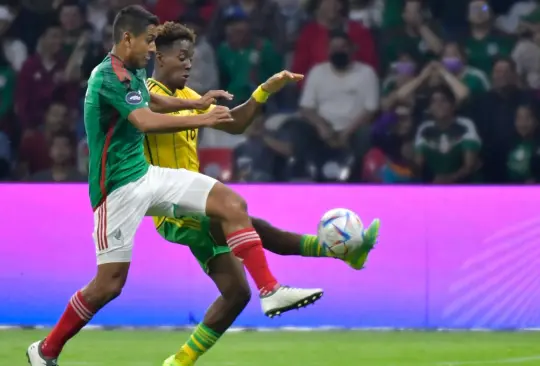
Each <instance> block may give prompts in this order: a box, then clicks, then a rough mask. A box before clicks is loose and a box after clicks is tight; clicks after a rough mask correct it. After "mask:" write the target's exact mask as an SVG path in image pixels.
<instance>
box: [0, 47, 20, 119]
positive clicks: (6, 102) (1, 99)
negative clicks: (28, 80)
mask: <svg viewBox="0 0 540 366" xmlns="http://www.w3.org/2000/svg"><path fill="white" fill-rule="evenodd" d="M15 77H16V74H15V71H13V69H12V68H11V65H10V64H9V62H8V61H7V60H6V57H5V55H4V54H3V53H2V52H0V121H2V119H3V118H4V117H5V116H6V115H7V114H8V113H9V112H10V111H12V109H13V99H14V96H15V84H16V83H15Z"/></svg>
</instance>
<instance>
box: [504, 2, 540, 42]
mask: <svg viewBox="0 0 540 366" xmlns="http://www.w3.org/2000/svg"><path fill="white" fill-rule="evenodd" d="M537 7H538V0H524V1H518V2H516V3H515V4H514V5H512V7H511V8H510V10H509V11H508V13H507V14H505V15H502V16H499V17H498V18H497V20H496V22H495V24H496V26H497V28H499V29H500V30H502V31H503V32H506V33H509V34H517V33H519V23H520V21H521V19H522V18H523V17H524V16H527V15H529V14H531V13H532V12H533V11H534V10H535V9H536V8H537Z"/></svg>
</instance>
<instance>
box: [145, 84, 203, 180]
mask: <svg viewBox="0 0 540 366" xmlns="http://www.w3.org/2000/svg"><path fill="white" fill-rule="evenodd" d="M147 83H148V89H149V90H150V92H151V93H155V94H160V95H168V96H173V97H176V98H182V99H199V98H200V97H201V96H200V95H199V94H198V93H197V92H196V91H194V90H192V89H190V88H188V87H185V88H184V89H182V90H176V92H175V93H172V92H171V91H170V90H169V89H168V88H167V87H166V86H165V85H163V84H162V83H160V82H159V81H157V80H154V79H151V78H150V79H148V80H147ZM211 108H212V107H210V108H209V109H211ZM207 111H208V110H206V111H197V110H182V111H178V112H173V113H170V114H171V115H176V116H193V115H196V114H202V113H206V112H207ZM198 137H199V131H198V129H197V128H194V129H190V130H186V131H181V132H176V133H149V134H146V137H145V139H144V154H145V155H146V160H148V162H149V163H150V164H152V165H156V166H161V167H164V168H173V169H180V168H184V169H187V170H192V171H194V172H198V171H199V157H198V155H197V138H198Z"/></svg>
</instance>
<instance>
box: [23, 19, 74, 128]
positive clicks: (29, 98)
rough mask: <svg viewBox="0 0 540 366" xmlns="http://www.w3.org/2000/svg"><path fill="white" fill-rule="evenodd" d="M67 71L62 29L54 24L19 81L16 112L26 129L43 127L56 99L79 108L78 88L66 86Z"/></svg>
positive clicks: (42, 37)
mask: <svg viewBox="0 0 540 366" xmlns="http://www.w3.org/2000/svg"><path fill="white" fill-rule="evenodd" d="M65 68H66V62H65V60H64V58H63V56H62V29H61V28H60V26H59V25H58V24H56V23H53V24H51V25H49V26H48V27H47V28H46V29H45V31H44V33H43V35H42V36H41V37H40V41H39V45H38V49H37V52H36V53H35V54H34V55H33V56H31V57H29V58H28V59H27V60H26V62H25V63H24V65H23V67H22V70H21V72H20V74H19V77H18V80H17V90H16V95H15V111H16V113H17V116H18V117H19V120H20V122H21V125H22V126H23V128H29V127H35V126H39V125H41V124H42V123H43V116H44V114H45V111H46V110H47V107H48V105H49V104H50V103H51V101H52V100H53V99H55V98H61V99H65V100H66V101H67V102H69V103H70V106H72V105H76V103H77V102H78V95H79V94H78V85H76V84H70V83H67V82H66V81H67V80H66V72H65Z"/></svg>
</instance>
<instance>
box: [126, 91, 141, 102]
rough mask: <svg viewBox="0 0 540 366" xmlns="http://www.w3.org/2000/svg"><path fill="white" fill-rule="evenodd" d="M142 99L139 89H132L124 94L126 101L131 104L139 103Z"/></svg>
mask: <svg viewBox="0 0 540 366" xmlns="http://www.w3.org/2000/svg"><path fill="white" fill-rule="evenodd" d="M142 101H143V97H142V93H141V92H140V91H132V92H129V93H127V94H126V103H127V104H131V105H137V104H140V103H141V102H142Z"/></svg>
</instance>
